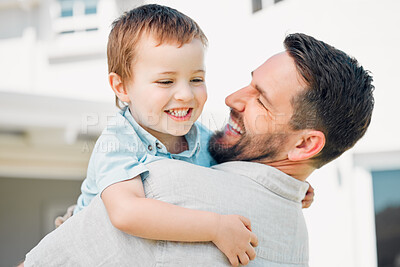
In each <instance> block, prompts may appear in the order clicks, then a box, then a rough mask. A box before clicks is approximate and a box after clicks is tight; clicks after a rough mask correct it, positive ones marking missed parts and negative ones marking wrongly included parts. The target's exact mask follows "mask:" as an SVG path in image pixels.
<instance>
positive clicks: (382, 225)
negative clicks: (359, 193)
mask: <svg viewBox="0 0 400 267" xmlns="http://www.w3.org/2000/svg"><path fill="white" fill-rule="evenodd" d="M372 181H373V192H374V208H375V228H376V242H377V250H378V251H377V252H378V253H377V254H378V267H398V266H400V169H399V170H385V171H372Z"/></svg>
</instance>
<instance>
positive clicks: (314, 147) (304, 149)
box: [288, 130, 325, 161]
mask: <svg viewBox="0 0 400 267" xmlns="http://www.w3.org/2000/svg"><path fill="white" fill-rule="evenodd" d="M324 146H325V135H324V133H323V132H321V131H316V130H306V131H305V132H304V133H303V134H302V135H301V138H300V139H299V140H298V142H297V143H296V146H295V147H294V148H293V149H292V150H290V151H289V153H288V159H289V160H291V161H300V160H307V159H310V158H312V157H313V156H315V155H317V154H318V153H319V152H320V151H321V150H322V149H323V148H324Z"/></svg>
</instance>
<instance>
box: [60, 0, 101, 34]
mask: <svg viewBox="0 0 400 267" xmlns="http://www.w3.org/2000/svg"><path fill="white" fill-rule="evenodd" d="M97 4H98V0H57V1H56V10H57V11H56V14H55V16H54V23H53V28H54V31H55V33H56V34H71V33H75V32H91V31H97V30H98V21H97Z"/></svg>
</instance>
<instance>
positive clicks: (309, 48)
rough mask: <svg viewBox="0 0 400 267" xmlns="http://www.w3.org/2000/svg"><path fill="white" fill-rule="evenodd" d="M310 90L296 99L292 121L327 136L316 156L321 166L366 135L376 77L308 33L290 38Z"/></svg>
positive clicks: (289, 48) (288, 44)
mask: <svg viewBox="0 0 400 267" xmlns="http://www.w3.org/2000/svg"><path fill="white" fill-rule="evenodd" d="M284 45H285V48H286V51H287V52H288V53H289V55H290V56H291V57H292V58H293V60H294V62H295V65H296V68H297V70H298V72H299V73H300V74H301V76H302V77H303V79H304V80H305V82H306V84H307V88H305V90H304V91H303V92H301V93H300V94H298V95H297V96H296V97H294V98H293V99H292V104H293V108H294V112H293V116H292V118H291V121H290V125H291V127H292V128H293V129H294V130H301V129H315V130H319V131H322V132H323V133H324V135H325V138H326V140H325V146H324V148H323V149H322V151H321V152H320V153H319V154H317V155H316V156H315V157H314V158H313V159H312V160H313V161H312V164H313V166H314V167H316V168H319V167H321V166H322V165H324V164H326V163H328V162H329V161H331V160H333V159H335V158H337V157H338V156H340V155H341V154H342V153H343V152H344V151H346V150H348V149H349V148H351V147H353V146H354V144H355V143H356V142H357V141H358V140H359V139H360V138H361V137H362V136H363V135H364V134H365V132H366V130H367V128H368V126H369V124H370V122H371V116H372V110H373V108H374V97H373V94H372V93H373V91H374V86H373V85H372V77H371V76H370V74H369V72H368V71H366V70H364V68H363V67H362V66H360V65H359V63H358V62H357V60H356V59H355V58H352V57H350V56H348V55H347V54H345V53H344V52H342V51H340V50H338V49H336V48H334V47H332V46H330V45H328V44H326V43H324V42H322V41H319V40H316V39H315V38H313V37H311V36H308V35H305V34H300V33H296V34H291V35H288V36H287V37H286V38H285V41H284Z"/></svg>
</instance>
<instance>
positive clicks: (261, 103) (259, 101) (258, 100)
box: [257, 98, 267, 109]
mask: <svg viewBox="0 0 400 267" xmlns="http://www.w3.org/2000/svg"><path fill="white" fill-rule="evenodd" d="M257 102H258V103H259V104H260V105H261V106H262V107H263V108H265V109H267V107H266V106H265V105H264V104H263V102H261V100H260V99H259V98H257Z"/></svg>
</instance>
